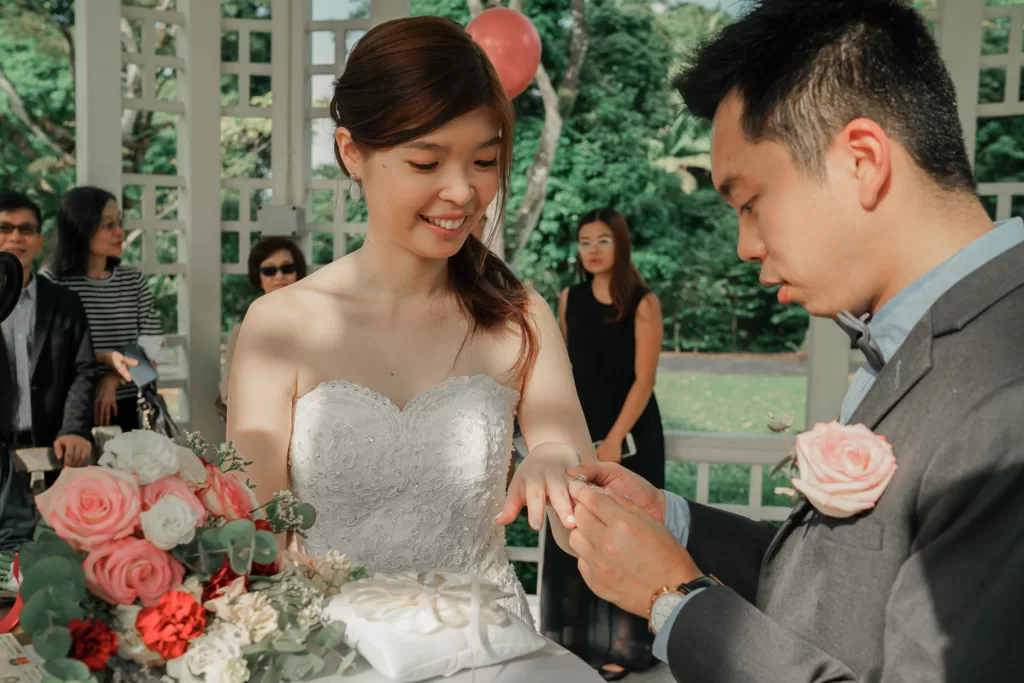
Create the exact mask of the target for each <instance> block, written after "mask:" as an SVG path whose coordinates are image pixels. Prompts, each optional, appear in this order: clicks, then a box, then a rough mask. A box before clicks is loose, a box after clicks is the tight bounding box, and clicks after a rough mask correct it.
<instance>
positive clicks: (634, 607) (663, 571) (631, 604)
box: [569, 481, 701, 617]
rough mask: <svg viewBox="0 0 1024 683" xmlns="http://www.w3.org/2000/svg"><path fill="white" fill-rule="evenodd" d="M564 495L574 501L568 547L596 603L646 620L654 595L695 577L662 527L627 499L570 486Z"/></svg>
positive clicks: (609, 492) (689, 563)
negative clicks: (573, 522)
mask: <svg viewBox="0 0 1024 683" xmlns="http://www.w3.org/2000/svg"><path fill="white" fill-rule="evenodd" d="M569 492H570V494H571V495H572V497H573V498H574V499H575V501H576V509H575V513H576V514H575V516H576V529H574V530H573V531H572V532H570V534H569V545H570V546H571V547H572V549H573V550H574V551H575V552H576V554H577V555H578V556H579V568H580V574H581V575H582V576H583V580H584V581H586V582H587V585H588V586H590V589H591V590H592V591H594V593H595V594H596V595H597V596H598V597H600V598H602V599H604V600H607V601H609V602H612V603H614V604H616V605H618V606H619V607H621V608H622V609H624V610H625V611H627V612H630V613H632V614H636V615H638V616H643V617H646V616H648V610H649V609H650V606H651V597H652V596H653V595H654V594H655V593H656V592H657V591H658V590H660V589H661V588H663V587H666V586H667V587H670V588H675V587H676V586H678V585H680V584H682V583H686V582H689V581H693V580H694V579H696V578H698V577H700V576H701V571H700V570H699V569H697V565H696V564H694V562H693V559H691V558H690V555H689V553H687V552H686V549H685V548H683V546H682V545H681V544H680V543H679V541H677V540H676V539H675V537H673V536H672V534H671V533H669V531H668V529H666V528H665V525H664V524H663V523H662V522H659V521H658V520H656V519H655V518H654V517H652V516H651V515H650V514H649V513H648V512H646V511H645V510H643V509H641V508H640V507H638V506H637V505H635V504H634V503H633V502H631V501H630V500H629V499H627V498H625V497H623V496H622V495H621V494H619V493H617V492H616V491H614V490H605V491H602V490H601V489H598V488H594V487H593V486H592V485H590V484H586V483H583V482H581V481H573V482H571V483H570V485H569Z"/></svg>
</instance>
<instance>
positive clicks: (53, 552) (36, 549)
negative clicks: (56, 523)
mask: <svg viewBox="0 0 1024 683" xmlns="http://www.w3.org/2000/svg"><path fill="white" fill-rule="evenodd" d="M55 557H63V558H65V559H68V560H70V561H71V562H76V563H81V561H82V559H81V557H79V555H78V553H77V552H75V549H74V548H72V547H71V545H70V544H69V543H68V542H67V541H65V540H64V539H62V538H60V537H59V536H57V535H56V534H53V535H52V536H51V535H45V534H44V536H43V538H41V539H40V540H38V541H32V542H31V543H25V544H24V545H22V546H21V548H19V550H18V568H19V569H20V570H21V573H22V574H23V575H25V576H28V575H29V574H30V573H31V572H32V570H33V569H35V568H36V565H39V566H40V567H42V566H43V565H40V564H39V563H40V562H42V561H44V560H46V561H49V560H51V559H53V558H55Z"/></svg>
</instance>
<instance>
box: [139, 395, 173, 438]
mask: <svg viewBox="0 0 1024 683" xmlns="http://www.w3.org/2000/svg"><path fill="white" fill-rule="evenodd" d="M138 411H139V426H140V427H141V428H142V429H148V430H150V431H153V432H158V433H160V434H163V435H164V436H166V437H168V438H170V439H173V440H174V441H179V442H180V440H181V430H180V429H179V428H178V425H176V424H175V423H174V420H172V419H171V414H170V412H168V410H167V403H166V402H165V401H164V397H163V396H161V395H160V394H158V393H157V391H156V382H152V383H150V384H147V385H146V386H144V387H139V399H138Z"/></svg>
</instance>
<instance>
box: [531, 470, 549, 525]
mask: <svg viewBox="0 0 1024 683" xmlns="http://www.w3.org/2000/svg"><path fill="white" fill-rule="evenodd" d="M545 494H546V487H545V485H544V479H543V477H535V478H530V479H528V480H527V481H526V512H527V514H528V515H529V518H530V526H531V527H533V528H534V529H536V530H537V531H540V528H541V526H542V525H543V524H544V499H545V497H546V496H545Z"/></svg>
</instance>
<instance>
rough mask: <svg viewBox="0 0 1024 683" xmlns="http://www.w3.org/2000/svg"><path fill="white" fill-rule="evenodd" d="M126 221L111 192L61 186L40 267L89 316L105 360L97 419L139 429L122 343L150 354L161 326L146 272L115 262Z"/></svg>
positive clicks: (135, 397) (134, 392)
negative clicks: (53, 234)
mask: <svg viewBox="0 0 1024 683" xmlns="http://www.w3.org/2000/svg"><path fill="white" fill-rule="evenodd" d="M124 237H125V232H124V221H123V219H122V217H121V211H120V209H119V208H118V204H117V198H116V197H115V196H114V195H113V194H111V193H110V192H107V191H106V190H103V189H100V188H98V187H88V186H86V187H76V188H75V189H73V190H69V191H68V192H67V193H65V195H64V197H63V198H62V199H61V204H60V212H59V213H58V215H57V248H56V250H55V252H54V254H53V258H52V260H51V262H50V264H49V266H48V267H47V269H45V270H44V271H43V274H44V275H46V276H48V277H50V278H51V279H52V280H53V281H54V282H56V283H58V284H61V285H64V286H66V287H68V288H69V289H70V290H71V291H73V292H75V293H76V294H78V296H79V298H80V299H81V300H82V305H83V306H84V307H85V313H86V315H87V316H88V318H89V329H90V330H91V332H92V339H93V344H94V345H95V347H96V358H97V359H98V360H99V361H100V362H101V363H103V364H104V365H105V366H106V371H105V372H104V373H103V375H102V376H101V378H100V380H99V386H98V387H97V389H96V397H95V401H94V405H93V412H94V418H95V422H96V424H97V425H117V426H119V427H120V428H121V429H122V431H126V432H127V431H130V430H133V429H138V427H139V418H138V412H137V400H138V390H137V388H136V386H135V385H134V384H133V383H132V381H131V375H130V374H129V371H128V369H127V365H134V364H135V361H132V360H128V361H127V362H126V361H125V358H124V356H123V355H122V354H121V352H120V350H121V349H122V348H123V347H124V346H125V345H127V344H139V345H140V346H142V347H143V348H146V349H147V353H148V354H149V355H150V356H152V355H153V354H154V349H155V348H159V344H160V335H161V334H162V332H163V331H162V329H161V327H160V320H159V319H158V318H157V315H156V308H155V306H154V302H153V292H152V290H150V288H149V284H148V282H147V281H146V276H145V275H143V274H142V272H141V271H139V270H138V269H137V268H133V267H132V266H127V265H125V264H123V263H121V253H122V250H123V249H124Z"/></svg>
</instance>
